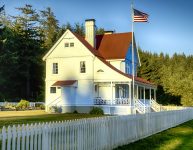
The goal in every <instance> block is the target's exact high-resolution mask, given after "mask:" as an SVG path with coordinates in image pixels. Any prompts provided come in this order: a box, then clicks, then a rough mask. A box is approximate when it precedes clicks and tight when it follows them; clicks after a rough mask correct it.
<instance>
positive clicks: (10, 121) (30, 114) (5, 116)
mask: <svg viewBox="0 0 193 150" xmlns="http://www.w3.org/2000/svg"><path fill="white" fill-rule="evenodd" d="M91 117H99V115H90V114H67V113H66V114H48V113H46V112H44V111H42V110H36V111H6V112H5V111H2V112H0V129H1V128H2V127H3V126H8V125H14V124H15V125H17V124H27V123H28V124H31V123H38V122H50V121H62V120H72V119H81V118H91Z"/></svg>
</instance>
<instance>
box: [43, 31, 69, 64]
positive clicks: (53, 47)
mask: <svg viewBox="0 0 193 150" xmlns="http://www.w3.org/2000/svg"><path fill="white" fill-rule="evenodd" d="M68 32H70V33H71V31H70V30H69V29H67V30H66V31H65V32H64V34H63V35H62V36H61V37H60V38H59V40H58V41H57V42H56V43H55V44H54V45H53V46H52V48H51V49H50V50H49V51H48V52H47V53H46V55H45V56H44V57H43V58H42V59H43V61H45V60H46V59H47V57H48V56H49V55H50V54H51V53H52V52H53V50H54V49H55V48H56V47H57V46H58V44H59V43H60V42H61V41H62V40H63V39H64V37H65V36H66V34H68Z"/></svg>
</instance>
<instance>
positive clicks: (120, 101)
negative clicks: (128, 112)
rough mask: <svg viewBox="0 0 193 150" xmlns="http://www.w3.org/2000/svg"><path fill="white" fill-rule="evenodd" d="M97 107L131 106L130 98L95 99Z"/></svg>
mask: <svg viewBox="0 0 193 150" xmlns="http://www.w3.org/2000/svg"><path fill="white" fill-rule="evenodd" d="M94 104H95V105H131V101H130V99H129V98H115V99H113V100H110V99H105V98H101V97H96V98H94Z"/></svg>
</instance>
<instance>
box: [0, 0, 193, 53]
mask: <svg viewBox="0 0 193 150" xmlns="http://www.w3.org/2000/svg"><path fill="white" fill-rule="evenodd" d="M3 4H5V10H6V13H7V14H11V15H15V14H16V10H15V7H18V6H23V5H24V4H31V5H32V6H33V7H34V8H35V9H37V10H42V9H45V8H46V7H51V8H52V10H53V11H54V13H55V16H56V18H57V19H58V20H59V22H60V24H64V23H66V22H70V23H72V24H73V23H75V22H80V23H84V20H85V19H90V18H94V19H95V20H96V24H97V26H98V27H103V28H105V29H106V30H115V31H116V32H130V31H131V8H130V5H131V0H0V5H3ZM134 7H135V8H136V9H138V10H140V11H143V12H145V13H148V14H149V15H150V17H149V23H135V25H134V31H135V37H136V41H137V43H138V44H139V45H140V47H141V48H142V49H143V50H147V51H151V52H158V53H159V52H164V53H168V54H170V55H172V54H173V53H175V52H176V53H185V54H186V55H193V16H192V15H193V0H134Z"/></svg>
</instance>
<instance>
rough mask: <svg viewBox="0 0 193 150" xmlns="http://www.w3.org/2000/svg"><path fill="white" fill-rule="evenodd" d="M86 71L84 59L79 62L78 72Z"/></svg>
mask: <svg viewBox="0 0 193 150" xmlns="http://www.w3.org/2000/svg"><path fill="white" fill-rule="evenodd" d="M85 72H86V65H85V61H81V62H80V73H85Z"/></svg>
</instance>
